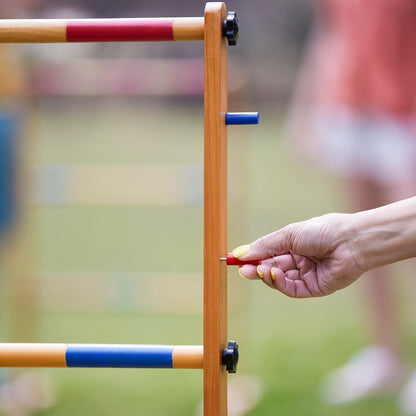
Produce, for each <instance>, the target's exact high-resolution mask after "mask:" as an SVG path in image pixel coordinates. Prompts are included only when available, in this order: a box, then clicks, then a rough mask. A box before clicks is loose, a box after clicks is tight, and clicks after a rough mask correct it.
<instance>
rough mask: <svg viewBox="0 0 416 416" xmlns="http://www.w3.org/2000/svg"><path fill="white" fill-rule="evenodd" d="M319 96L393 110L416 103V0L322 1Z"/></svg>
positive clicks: (403, 109) (411, 107) (408, 110)
mask: <svg viewBox="0 0 416 416" xmlns="http://www.w3.org/2000/svg"><path fill="white" fill-rule="evenodd" d="M318 17H319V19H318V21H319V22H320V25H319V26H318V31H317V41H318V44H317V45H318V49H317V50H316V51H315V52H316V53H317V55H316V56H315V58H317V61H316V62H317V68H315V69H317V71H316V74H315V77H316V79H315V81H316V84H315V86H316V88H317V95H318V97H320V98H321V100H323V101H326V102H327V103H329V104H333V103H336V104H342V105H345V106H348V107H350V108H351V107H352V108H354V109H357V110H366V109H370V110H379V111H384V112H387V113H391V114H396V115H400V114H409V113H412V112H414V110H415V107H416V105H415V104H416V103H415V96H416V1H415V0H320V2H319V4H318Z"/></svg>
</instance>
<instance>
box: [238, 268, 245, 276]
mask: <svg viewBox="0 0 416 416" xmlns="http://www.w3.org/2000/svg"><path fill="white" fill-rule="evenodd" d="M238 274H239V275H240V276H241V277H242V278H243V279H247V277H245V276H244V275H243V274H241V267H239V268H238Z"/></svg>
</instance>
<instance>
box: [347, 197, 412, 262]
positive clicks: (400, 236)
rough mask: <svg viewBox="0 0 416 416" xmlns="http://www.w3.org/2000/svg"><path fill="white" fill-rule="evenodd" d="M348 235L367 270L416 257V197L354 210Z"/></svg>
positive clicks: (355, 253) (350, 244)
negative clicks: (377, 206) (374, 207)
mask: <svg viewBox="0 0 416 416" xmlns="http://www.w3.org/2000/svg"><path fill="white" fill-rule="evenodd" d="M346 235H348V236H349V237H348V246H349V248H350V250H351V253H352V254H353V256H354V257H355V260H356V261H357V263H358V264H359V265H360V266H361V267H362V268H363V269H365V270H370V269H373V268H376V267H379V266H383V265H385V264H390V263H394V262H396V261H399V260H403V259H407V258H411V257H416V197H414V198H410V199H406V200H403V201H399V202H395V203H393V204H389V205H386V206H383V207H380V208H376V209H372V210H369V211H363V212H358V213H356V214H352V220H351V222H349V223H348V225H347V226H346Z"/></svg>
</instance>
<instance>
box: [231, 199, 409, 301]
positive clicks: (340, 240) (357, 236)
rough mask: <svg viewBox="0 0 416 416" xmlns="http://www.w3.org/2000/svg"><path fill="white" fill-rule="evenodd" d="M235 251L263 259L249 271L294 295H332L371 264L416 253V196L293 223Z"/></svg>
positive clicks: (248, 274)
mask: <svg viewBox="0 0 416 416" xmlns="http://www.w3.org/2000/svg"><path fill="white" fill-rule="evenodd" d="M244 252H245V254H244ZM233 254H234V255H235V256H236V257H238V258H239V259H241V260H260V265H259V266H258V267H257V268H256V266H252V265H244V266H242V267H241V269H240V274H241V275H242V276H243V277H246V278H248V279H259V278H262V279H263V281H264V282H265V283H266V284H267V285H268V286H270V287H272V288H274V289H277V290H279V291H281V292H282V293H284V294H286V295H288V296H291V297H296V298H304V297H316V296H324V295H328V294H330V293H333V292H335V291H336V290H339V289H342V288H344V287H346V286H348V285H350V284H351V283H352V282H354V281H355V280H356V279H358V278H359V277H360V276H361V275H362V274H363V273H364V272H366V271H368V270H370V269H373V268H376V267H379V266H382V265H385V264H389V263H393V262H396V261H399V260H403V259H406V258H411V257H415V256H416V197H414V198H409V199H406V200H403V201H399V202H396V203H393V204H389V205H385V206H383V207H379V208H376V209H372V210H369V211H362V212H357V213H354V214H326V215H323V216H321V217H316V218H312V219H310V220H307V221H302V222H298V223H294V224H290V225H288V226H286V227H284V228H282V229H281V230H278V231H276V232H274V233H271V234H269V235H266V236H264V237H261V238H259V239H258V240H256V241H254V242H253V243H251V244H250V245H248V246H242V247H238V248H237V249H235V250H234V251H233Z"/></svg>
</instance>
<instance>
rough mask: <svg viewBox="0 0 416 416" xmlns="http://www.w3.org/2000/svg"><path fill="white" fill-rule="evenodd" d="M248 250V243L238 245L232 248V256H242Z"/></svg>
mask: <svg viewBox="0 0 416 416" xmlns="http://www.w3.org/2000/svg"><path fill="white" fill-rule="evenodd" d="M249 251H250V246H249V245H246V246H240V247H237V248H235V249H234V250H233V256H234V257H236V258H238V257H241V256H244V254H247V253H248V252H249Z"/></svg>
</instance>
